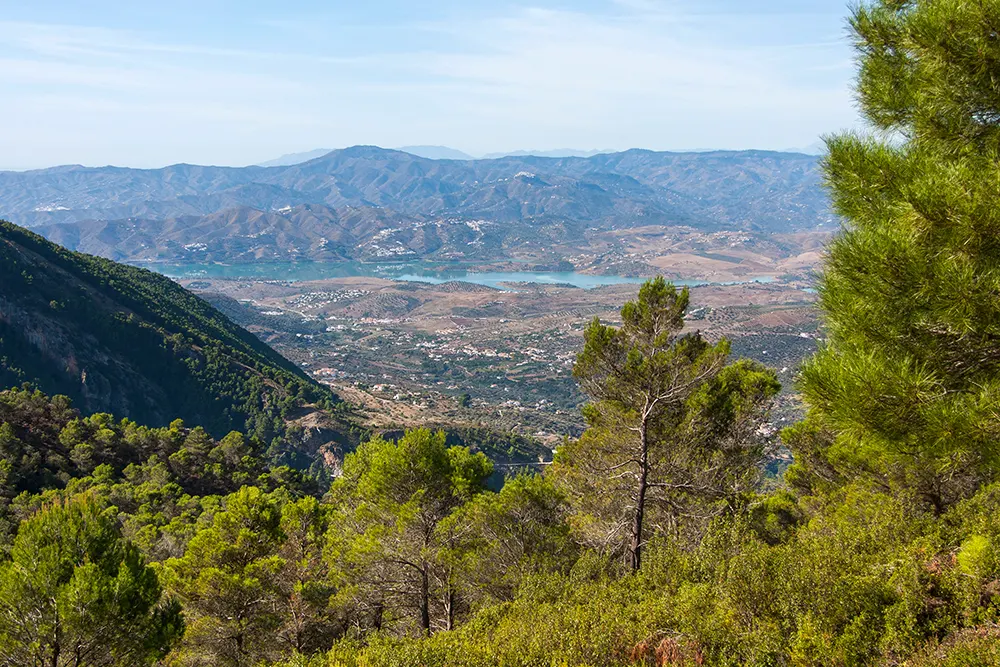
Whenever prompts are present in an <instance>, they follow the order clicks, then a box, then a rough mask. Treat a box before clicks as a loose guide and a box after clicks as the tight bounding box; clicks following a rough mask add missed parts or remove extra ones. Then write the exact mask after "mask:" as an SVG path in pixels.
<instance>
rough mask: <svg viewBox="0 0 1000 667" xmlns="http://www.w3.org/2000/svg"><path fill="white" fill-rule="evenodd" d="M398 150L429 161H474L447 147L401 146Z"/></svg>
mask: <svg viewBox="0 0 1000 667" xmlns="http://www.w3.org/2000/svg"><path fill="white" fill-rule="evenodd" d="M399 150H401V151H403V152H404V153H409V154H410V155H416V156H417V157H423V158H427V159H430V160H474V159H475V158H474V157H472V156H471V155H469V154H468V153H463V152H462V151H460V150H456V149H454V148H449V147H447V146H402V147H401V148H399Z"/></svg>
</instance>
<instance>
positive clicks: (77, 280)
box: [0, 222, 337, 443]
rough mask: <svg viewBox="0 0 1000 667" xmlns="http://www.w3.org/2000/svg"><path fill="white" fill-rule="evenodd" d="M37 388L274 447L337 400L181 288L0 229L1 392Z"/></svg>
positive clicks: (160, 422)
mask: <svg viewBox="0 0 1000 667" xmlns="http://www.w3.org/2000/svg"><path fill="white" fill-rule="evenodd" d="M24 382H30V383H33V384H35V385H37V386H38V387H39V388H41V389H42V390H44V391H46V392H50V393H52V394H64V395H66V396H68V397H70V398H71V399H72V400H73V401H74V403H75V404H76V405H77V406H78V407H79V408H80V409H82V410H84V411H85V412H87V413H91V412H113V413H115V414H117V415H119V416H122V417H129V418H132V419H135V420H137V421H140V422H142V423H146V424H149V425H152V426H164V425H166V424H168V423H170V422H171V421H172V420H174V419H178V418H180V419H184V420H186V421H187V422H188V423H191V424H198V425H201V426H203V427H204V428H206V429H207V430H208V431H209V432H210V433H212V434H213V435H216V436H217V437H222V436H223V435H225V434H226V433H228V432H229V431H232V430H246V431H247V432H248V433H250V434H253V435H254V436H256V437H259V438H261V439H262V440H263V441H264V442H268V443H269V442H270V441H271V440H272V439H273V438H275V437H278V436H281V435H282V434H284V432H285V429H286V421H287V420H288V419H289V418H290V417H291V416H292V415H293V414H296V413H300V412H302V411H303V410H304V409H306V408H307V406H315V407H321V408H324V409H330V408H333V406H334V405H335V404H336V403H337V398H336V397H335V396H334V395H333V394H331V393H330V392H329V390H327V389H325V388H324V387H322V386H320V385H318V384H316V383H315V382H314V381H312V380H311V379H309V378H308V377H307V376H306V375H304V374H303V373H301V372H300V371H299V370H298V369H296V368H295V367H294V366H293V365H292V364H290V363H289V362H288V361H287V360H285V359H284V358H283V357H281V355H279V354H277V353H276V352H274V351H273V350H272V349H270V348H269V347H268V346H267V345H265V344H264V343H262V342H261V341H259V340H258V339H257V338H256V337H254V336H253V335H252V334H250V333H248V332H246V331H245V330H243V329H242V328H240V327H239V326H237V325H235V324H233V323H232V322H230V321H229V320H228V319H227V318H226V317H225V316H224V315H222V314H221V313H219V312H218V311H217V310H215V309H214V308H212V307H211V306H210V305H209V304H208V303H206V302H204V301H202V300H201V299H199V298H198V297H196V296H194V295H193V294H191V293H190V292H188V291H186V290H184V289H182V288H181V287H179V286H178V285H177V284H175V283H174V282H172V281H171V280H169V279H167V278H165V277H163V276H161V275H158V274H155V273H152V272H149V271H144V270H141V269H136V268H133V267H129V266H124V265H121V264H115V263H114V262H110V261H108V260H104V259H100V258H97V257H91V256H88V255H81V254H78V253H73V252H69V251H67V250H65V249H63V248H60V247H59V246H56V245H54V244H52V243H50V242H48V241H46V240H45V239H43V238H42V237H40V236H38V235H36V234H33V233H31V232H28V231H26V230H23V229H20V228H18V227H16V226H14V225H11V224H9V223H6V222H0V385H3V386H7V387H10V386H15V385H20V384H22V383H24Z"/></svg>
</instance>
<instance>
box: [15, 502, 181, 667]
mask: <svg viewBox="0 0 1000 667" xmlns="http://www.w3.org/2000/svg"><path fill="white" fill-rule="evenodd" d="M10 556H11V558H10V560H9V561H7V562H4V563H0V665H4V666H5V667H62V666H64V665H65V666H73V667H82V666H84V665H87V666H105V665H107V666H118V665H121V666H126V665H127V666H133V665H149V664H153V663H154V662H156V661H157V660H159V659H161V658H162V657H164V656H165V655H166V654H167V652H168V651H169V650H170V648H171V646H172V645H173V644H174V643H175V642H176V640H177V639H178V638H179V637H180V636H181V634H182V633H183V630H184V624H183V621H182V619H181V613H180V606H179V605H178V604H176V603H175V602H168V601H165V600H164V599H163V596H162V591H161V588H160V583H159V581H158V580H157V576H156V573H155V572H154V571H153V569H152V568H150V567H147V566H146V564H145V562H144V560H143V558H142V556H141V555H140V554H139V551H138V549H136V548H135V547H134V546H133V545H132V544H131V543H129V542H128V541H126V540H125V539H123V538H122V536H121V533H120V532H119V530H118V525H117V523H116V522H115V520H114V518H113V516H109V515H107V514H105V513H104V512H103V511H102V507H101V506H100V505H99V504H98V502H97V501H95V500H94V499H92V498H88V497H77V498H73V499H70V500H66V501H57V502H56V503H54V504H52V505H49V506H47V507H45V508H44V509H42V510H41V511H40V512H39V513H38V514H36V515H35V516H33V517H32V518H30V519H28V520H26V521H24V522H23V523H22V524H21V526H20V529H19V530H18V534H17V539H16V540H15V541H14V546H13V548H12V549H11V554H10Z"/></svg>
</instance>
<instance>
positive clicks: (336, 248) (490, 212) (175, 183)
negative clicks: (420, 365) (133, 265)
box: [0, 146, 833, 260]
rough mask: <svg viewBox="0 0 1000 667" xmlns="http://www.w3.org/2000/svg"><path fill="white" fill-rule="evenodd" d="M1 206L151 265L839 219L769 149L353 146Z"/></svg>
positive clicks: (80, 241)
mask: <svg viewBox="0 0 1000 667" xmlns="http://www.w3.org/2000/svg"><path fill="white" fill-rule="evenodd" d="M0 202H3V206H4V208H3V209H2V210H0V215H4V216H5V217H7V218H9V219H11V220H12V221H13V222H16V223H18V224H22V225H25V226H29V227H35V228H37V229H38V231H39V232H40V233H42V234H43V235H45V236H47V237H49V238H51V239H53V240H55V241H57V242H59V243H61V244H64V245H66V246H67V247H69V248H71V249H76V250H83V251H86V252H92V253H99V254H102V255H106V256H110V257H115V258H117V259H150V260H154V259H160V260H167V259H169V260H185V259H192V260H205V259H234V258H257V259H260V258H278V257H281V258H287V257H290V258H308V259H325V260H332V259H358V258H361V259H365V258H370V257H376V258H378V257H400V256H424V255H427V254H429V253H431V254H433V253H436V254H439V255H441V256H446V255H447V256H463V257H469V256H472V257H474V256H477V255H481V254H484V253H488V254H492V255H494V256H495V253H496V252H497V250H498V249H501V250H502V249H503V248H504V247H506V246H509V245H511V244H514V245H517V244H519V243H529V244H530V243H552V242H557V243H558V242H563V241H566V240H567V239H573V238H581V237H583V236H584V235H585V234H587V233H589V231H592V230H598V231H609V230H615V229H625V228H633V227H643V226H649V225H662V226H687V227H692V228H695V229H699V230H705V231H717V230H744V231H762V232H775V231H777V232H789V231H797V230H808V229H813V228H815V227H817V226H818V225H820V224H823V223H828V222H830V221H832V220H833V217H832V214H831V212H830V209H829V205H828V201H827V197H826V194H825V192H824V191H823V189H822V187H821V176H820V170H819V162H818V158H816V157H814V156H808V155H804V154H796V153H775V152H766V151H741V152H729V151H719V152H704V153H662V152H654V151H646V150H630V151H625V152H622V153H602V154H597V155H593V156H590V157H585V158H584V157H562V158H546V157H537V156H510V157H504V158H497V159H490V160H485V159H484V160H437V159H429V158H422V157H419V156H415V155H413V154H410V153H406V152H404V151H396V150H388V149H382V148H378V147H374V146H356V147H352V148H347V149H343V150H337V151H332V152H329V153H326V154H324V155H322V156H320V157H316V158H314V159H311V160H308V161H306V162H304V163H300V164H293V165H287V166H274V167H260V166H253V167H242V168H237V167H208V166H196V165H187V164H180V165H174V166H170V167H165V168H163V169H150V170H144V169H127V168H120V167H98V168H88V167H82V166H65V167H56V168H52V169H42V170H35V171H29V172H3V173H0ZM456 253H457V255H456Z"/></svg>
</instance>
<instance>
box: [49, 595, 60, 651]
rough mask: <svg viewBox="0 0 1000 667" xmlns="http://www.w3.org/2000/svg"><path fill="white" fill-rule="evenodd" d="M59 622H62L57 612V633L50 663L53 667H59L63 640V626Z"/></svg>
mask: <svg viewBox="0 0 1000 667" xmlns="http://www.w3.org/2000/svg"><path fill="white" fill-rule="evenodd" d="M54 602H55V600H53V603H54ZM59 620H60V619H59V612H58V611H56V622H55V632H54V633H53V642H52V660H51V662H50V663H49V664H50V666H51V667H59V652H60V642H61V639H62V638H61V637H60V635H61V634H62V626H61V624H60V622H59Z"/></svg>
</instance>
